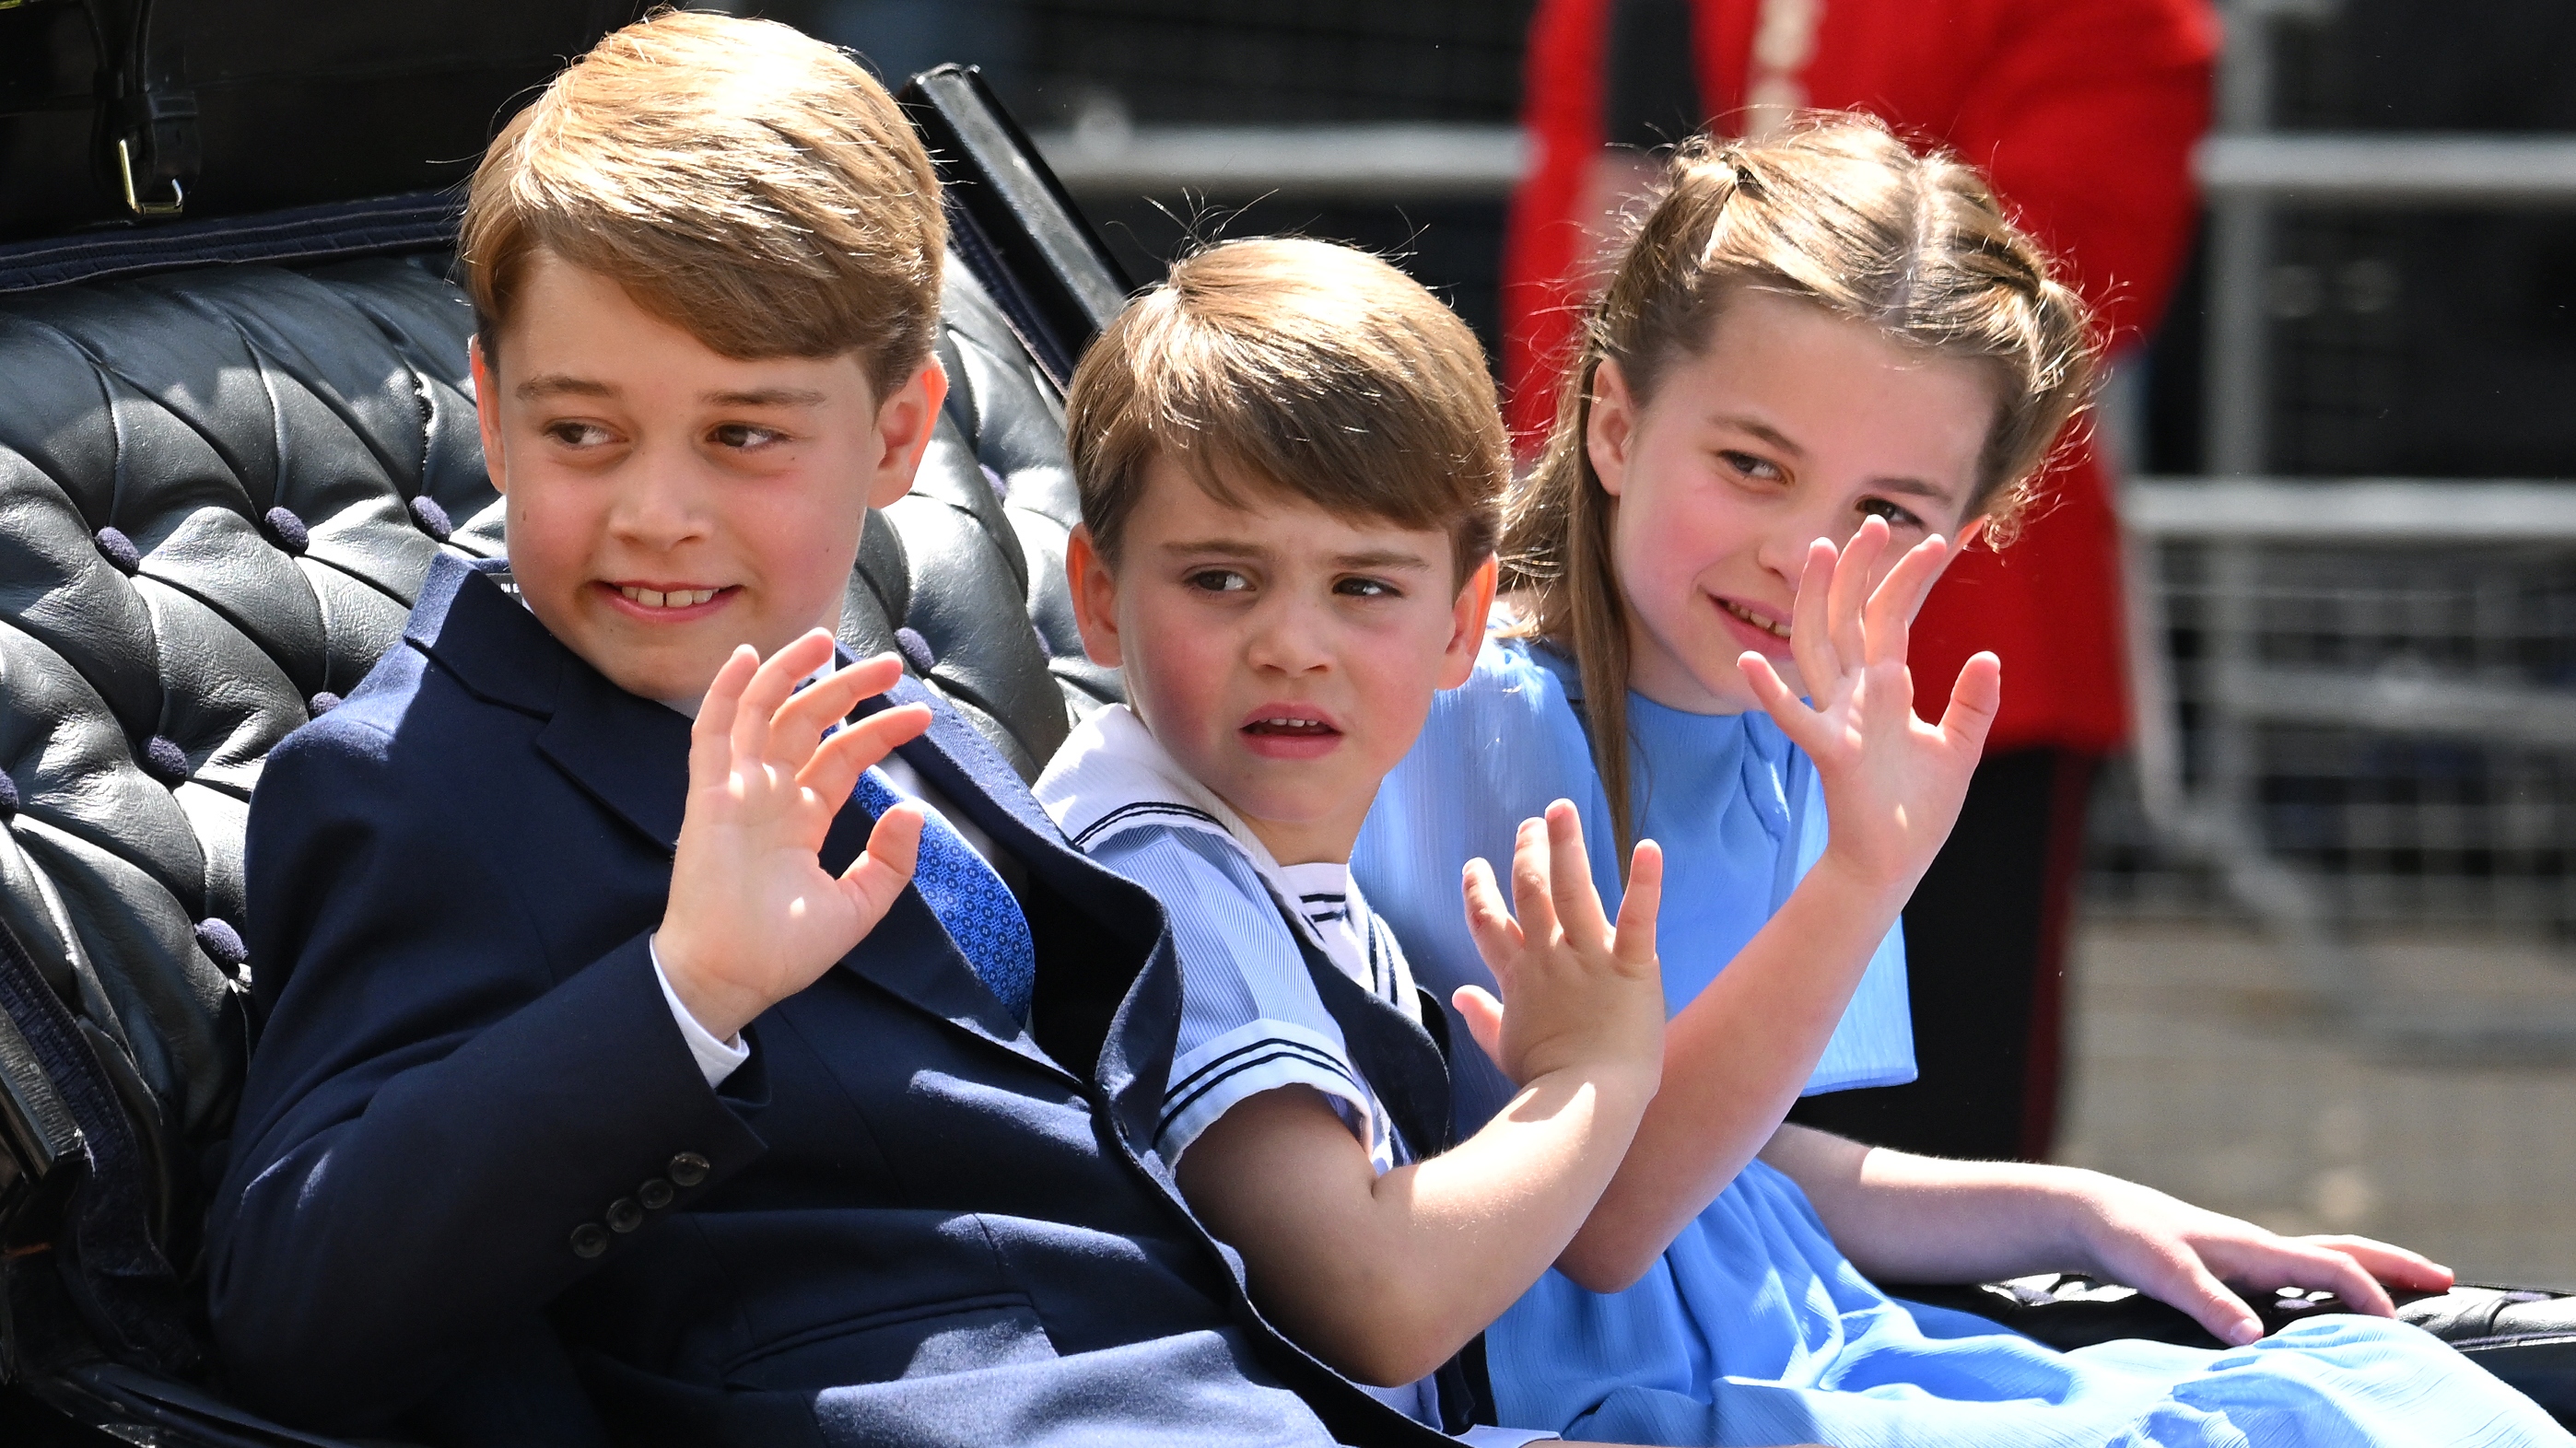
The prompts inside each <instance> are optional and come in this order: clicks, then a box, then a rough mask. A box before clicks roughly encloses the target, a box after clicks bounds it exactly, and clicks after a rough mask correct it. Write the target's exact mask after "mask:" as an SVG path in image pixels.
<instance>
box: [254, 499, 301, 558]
mask: <svg viewBox="0 0 2576 1448" xmlns="http://www.w3.org/2000/svg"><path fill="white" fill-rule="evenodd" d="M262 521H264V522H266V523H267V524H268V536H269V537H271V538H274V539H276V540H277V546H278V547H280V548H283V549H285V550H286V551H287V553H288V554H290V555H292V556H295V557H302V556H303V554H304V550H305V549H307V548H310V547H312V546H313V535H312V534H311V533H310V532H307V531H306V530H305V527H304V520H303V519H301V518H299V517H296V516H295V515H294V514H293V513H290V512H288V511H286V510H285V509H284V508H271V509H269V510H268V513H267V515H266V517H265V518H264V519H263V520H262Z"/></svg>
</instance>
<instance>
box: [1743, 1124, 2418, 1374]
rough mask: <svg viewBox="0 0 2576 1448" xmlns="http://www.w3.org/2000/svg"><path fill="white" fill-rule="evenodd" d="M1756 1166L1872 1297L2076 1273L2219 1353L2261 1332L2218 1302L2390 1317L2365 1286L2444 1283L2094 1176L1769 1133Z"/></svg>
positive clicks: (2357, 1244)
mask: <svg viewBox="0 0 2576 1448" xmlns="http://www.w3.org/2000/svg"><path fill="white" fill-rule="evenodd" d="M1762 1159H1763V1160H1764V1161H1766V1162H1769V1163H1770V1164H1771V1165H1773V1166H1775V1167H1777V1168H1779V1169H1780V1170H1781V1171H1782V1172H1785V1173H1787V1174H1788V1175H1789V1177H1791V1178H1792V1179H1793V1180H1795V1181H1796V1182H1797V1183H1798V1185H1799V1186H1800V1187H1802V1188H1804V1189H1805V1190H1806V1193H1807V1199H1808V1200H1809V1201H1810V1202H1813V1203H1814V1204H1815V1207H1816V1214H1817V1215H1818V1216H1820V1217H1822V1218H1823V1219H1824V1222H1825V1227H1826V1229H1827V1230H1828V1231H1830V1232H1832V1233H1833V1236H1834V1242H1835V1244H1836V1245H1837V1246H1840V1247H1841V1248H1842V1249H1843V1251H1844V1253H1845V1254H1847V1255H1848V1256H1849V1257H1850V1258H1851V1260H1852V1265H1854V1266H1856V1267H1858V1268H1859V1269H1860V1270H1861V1271H1862V1272H1863V1273H1865V1274H1867V1275H1868V1276H1870V1277H1872V1278H1874V1279H1876V1280H1878V1281H1881V1282H1986V1281H1992V1280H1995V1279H1997V1278H2003V1277H2018V1276H2021V1275H2023V1274H2025V1273H2030V1272H2050V1271H2072V1272H2087V1273H2092V1274H2095V1275H2098V1276H2102V1277H2105V1278H2108V1279H2110V1280H2112V1281H2115V1282H2121V1283H2125V1284H2127V1285H2129V1286H2133V1287H2136V1288H2138V1289H2140V1290H2142V1291H2144V1292H2146V1293H2148V1294H2150V1295H2151V1296H2154V1297H2158V1298H2161V1299H2163V1300H2164V1301H2166V1302H2170V1303H2172V1304H2173V1305H2174V1306H2176V1307H2179V1308H2181V1309H2182V1310H2183V1311H2185V1312H2188V1313H2190V1314H2191V1315H2192V1316H2193V1317H2194V1318H2195V1319H2197V1320H2198V1321H2199V1322H2200V1324H2201V1325H2202V1326H2203V1327H2206V1328H2208V1329H2209V1330H2210V1332H2211V1333H2213V1334H2215V1335H2216V1336H2217V1337H2219V1338H2220V1339H2222V1340H2223V1341H2227V1342H2231V1343H2245V1342H2251V1341H2252V1340H2253V1339H2254V1338H2255V1337H2256V1336H2258V1335H2259V1334H2260V1333H2261V1331H2262V1324H2261V1321H2260V1320H2259V1319H2258V1318H2256V1317H2255V1315H2254V1313H2253V1311H2252V1309H2250V1308H2248V1307H2247V1306H2246V1305H2245V1300H2244V1299H2243V1298H2242V1297H2240V1296H2239V1295H2238V1294H2237V1292H2236V1291H2235V1290H2234V1288H2233V1287H2231V1286H2230V1284H2234V1287H2243V1288H2250V1289H2255V1290H2259V1291H2270V1290H2271V1289H2274V1288H2279V1287H2300V1288H2306V1289H2310V1290H2314V1289H2318V1288H2324V1289H2327V1290H2329V1291H2332V1292H2334V1293H2336V1294H2337V1295H2338V1296H2340V1297H2342V1298H2343V1300H2344V1301H2345V1302H2346V1303H2348V1304H2350V1305H2351V1307H2352V1308H2353V1309H2354V1310H2355V1311H2357V1312H2367V1313H2373V1314H2376V1315H2378V1316H2381V1317H2387V1316H2391V1315H2393V1314H2394V1312H2395V1310H2396V1309H2395V1307H2394V1306H2393V1305H2392V1304H2391V1302H2390V1300H2389V1297H2388V1293H2387V1291H2386V1290H2385V1289H2383V1288H2382V1287H2381V1286H2380V1284H2381V1283H2382V1282H2385V1283H2388V1284H2390V1285H2392V1286H2397V1287H2403V1288H2413V1289H2416V1290H2418V1291H2425V1292H2438V1291H2441V1290H2443V1289H2444V1288H2447V1287H2449V1286H2450V1285H2451V1272H2450V1269H2449V1268H2446V1267H2442V1266H2438V1265H2436V1264H2435V1263H2432V1262H2430V1261H2427V1260H2426V1259H2424V1258H2423V1257H2421V1256H2418V1255H2416V1254H2415V1253H2413V1252H2409V1251H2406V1250H2405V1249H2403V1248H2400V1247H2392V1246H2389V1245H2388V1244H2387V1243H2384V1242H2374V1241H2372V1240H2370V1239H2368V1238H2366V1237H2301V1238H2291V1237H2282V1236H2278V1235H2275V1234H2274V1233H2271V1232H2268V1231H2266V1230H2264V1229H2263V1228H2261V1227H2258V1226H2255V1225H2254V1224H2253V1223H2251V1222H2244V1221H2239V1220H2237V1219H2236V1218H2234V1217H2228V1216H2222V1215H2220V1214H2219V1213H2216V1212H2211V1211H2204V1210H2203V1209H2201V1208H2199V1207H2195V1206H2192V1205H2190V1204H2188V1203H2186V1202H2181V1201H2177V1200H2175V1199H2174V1198H2172V1197H2169V1196H2167V1195H2165V1194H2164V1193H2163V1192H2159V1191H2156V1190H2154V1189H2152V1188H2150V1187H2144V1186H2140V1185H2138V1184H2137V1183H2135V1182H2127V1181H2122V1180H2120V1179H2119V1178H2117V1177H2109V1176H2104V1175H2103V1174H2101V1173H2100V1172H2092V1171H2084V1170H2081V1169H2078V1168H2075V1167H2063V1166H2047V1165H2040V1164H2037V1163H2031V1162H1997V1161H1942V1160H1938V1159H1935V1158H1932V1157H1921V1156H1909V1155H1907V1154H1905V1153H1904V1152H1899V1151H1889V1150H1887V1149H1886V1148H1884V1147H1868V1146H1862V1145H1861V1144H1859V1143H1858V1142H1852V1141H1845V1140H1844V1139H1842V1138H1841V1137H1838V1136H1833V1135H1829V1134H1827V1133H1825V1132H1821V1131H1813V1130H1809V1129H1808V1128H1806V1127H1801V1126H1783V1127H1781V1128H1780V1131H1779V1134H1778V1135H1776V1136H1774V1137H1773V1138H1772V1140H1771V1143H1770V1144H1769V1145H1768V1146H1766V1147H1765V1148H1764V1149H1763V1151H1762Z"/></svg>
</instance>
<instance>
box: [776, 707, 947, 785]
mask: <svg viewBox="0 0 2576 1448" xmlns="http://www.w3.org/2000/svg"><path fill="white" fill-rule="evenodd" d="M880 692H882V691H880ZM929 727H930V706H929V705H927V704H903V705H899V706H897V707H895V708H892V709H885V710H881V711H879V712H877V713H874V714H870V715H869V716H868V717H866V718H865V719H862V720H860V721H859V722H858V723H856V724H853V725H851V726H849V727H848V728H846V729H844V730H842V731H841V732H840V733H838V734H835V735H833V736H832V737H831V738H829V739H827V740H825V741H823V747H822V748H820V749H818V750H816V751H814V757H813V758H811V759H809V760H807V761H805V767H804V768H803V769H801V770H798V771H797V773H796V782H797V783H798V784H800V785H803V786H804V787H805V788H807V789H810V790H812V791H814V793H815V794H817V795H819V796H821V797H822V798H824V799H827V800H830V801H832V807H833V808H834V809H836V810H837V809H839V808H840V801H842V800H845V799H847V798H849V797H850V790H851V788H852V787H853V786H855V785H856V784H857V783H858V782H859V775H860V773H861V772H862V771H864V770H865V769H866V768H867V767H868V766H869V765H871V764H874V763H876V762H877V761H878V760H880V759H883V758H885V757H886V756H887V755H889V754H891V753H893V752H894V747H895V746H896V745H898V744H901V743H903V742H904V741H905V740H907V739H912V738H916V737H918V736H919V735H920V733H921V731H922V730H924V729H927V728H929Z"/></svg>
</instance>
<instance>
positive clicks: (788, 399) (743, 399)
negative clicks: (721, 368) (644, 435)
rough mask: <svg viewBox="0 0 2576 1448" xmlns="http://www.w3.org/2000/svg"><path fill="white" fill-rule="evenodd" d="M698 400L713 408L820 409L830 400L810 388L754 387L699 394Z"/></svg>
mask: <svg viewBox="0 0 2576 1448" xmlns="http://www.w3.org/2000/svg"><path fill="white" fill-rule="evenodd" d="M698 400H699V401H700V402H704V403H706V404H708V405H710V406H713V407H820V406H822V405H823V404H824V403H825V402H827V401H829V400H830V399H828V398H826V397H825V396H824V395H823V394H822V393H820V392H817V391H815V390H814V389H812V388H810V387H755V388H752V389H750V390H748V391H743V392H707V393H701V394H699V397H698Z"/></svg>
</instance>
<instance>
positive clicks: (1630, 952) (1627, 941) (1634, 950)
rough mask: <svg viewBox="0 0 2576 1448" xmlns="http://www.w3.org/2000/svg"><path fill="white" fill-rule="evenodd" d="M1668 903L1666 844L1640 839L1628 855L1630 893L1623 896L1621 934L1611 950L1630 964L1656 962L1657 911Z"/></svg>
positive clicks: (1620, 898) (1613, 941) (1621, 898)
mask: <svg viewBox="0 0 2576 1448" xmlns="http://www.w3.org/2000/svg"><path fill="white" fill-rule="evenodd" d="M1663 903H1664V847H1663V846H1661V845H1659V844H1656V843H1655V842H1654V841H1653V840H1639V841H1638V842H1637V848H1636V849H1635V850H1634V851H1632V852H1631V853H1630V854H1629V856H1628V892H1627V893H1626V894H1625V895H1622V896H1620V897H1619V933H1618V934H1617V935H1616V936H1614V937H1612V940H1611V945H1610V953H1611V954H1613V955H1615V956H1617V957H1618V958H1619V959H1620V960H1621V961H1623V962H1625V963H1627V964H1628V965H1630V966H1636V967H1651V966H1652V965H1654V963H1655V914H1656V912H1657V911H1658V910H1660V909H1661V908H1662V907H1663Z"/></svg>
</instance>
